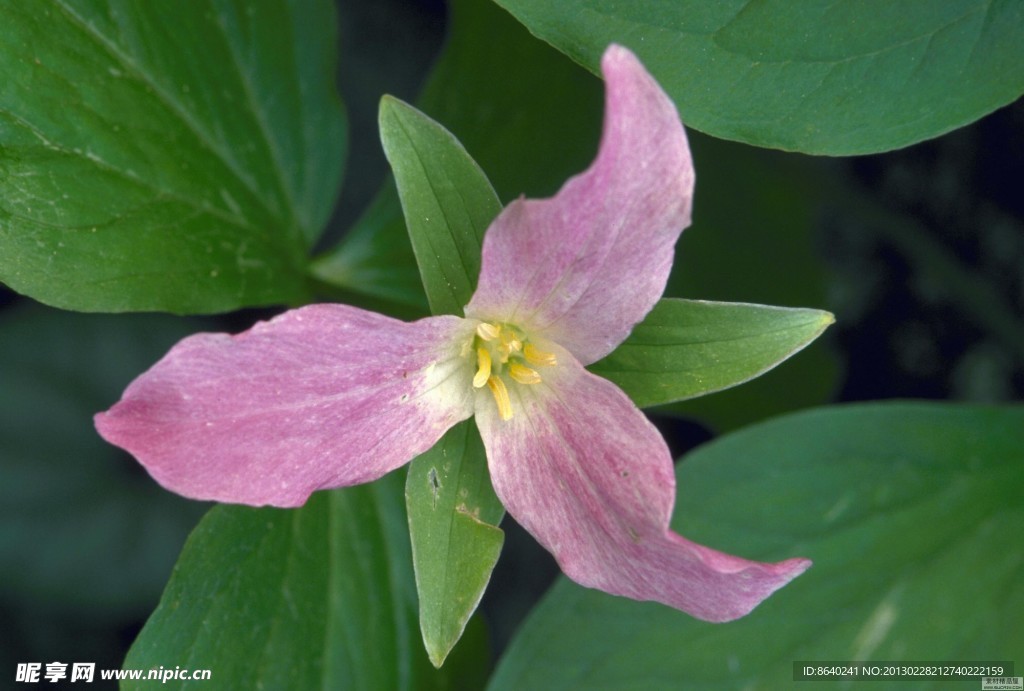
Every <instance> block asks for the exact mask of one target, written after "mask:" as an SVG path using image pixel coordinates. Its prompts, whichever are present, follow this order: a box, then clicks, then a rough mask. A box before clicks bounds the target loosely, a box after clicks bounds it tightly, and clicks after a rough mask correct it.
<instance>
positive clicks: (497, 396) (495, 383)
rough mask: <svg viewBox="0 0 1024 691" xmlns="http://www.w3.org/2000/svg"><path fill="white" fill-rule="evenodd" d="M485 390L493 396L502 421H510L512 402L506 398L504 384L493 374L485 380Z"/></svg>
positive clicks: (506, 393) (506, 391)
mask: <svg viewBox="0 0 1024 691" xmlns="http://www.w3.org/2000/svg"><path fill="white" fill-rule="evenodd" d="M487 388H489V389H490V390H491V393H492V394H493V395H494V402H495V403H497V404H498V415H500V416H501V419H502V420H511V419H512V401H510V400H509V398H508V389H506V388H505V382H503V381H502V380H501V379H500V378H498V377H496V376H494V375H493V374H492V375H491V376H490V377H489V378H488V379H487Z"/></svg>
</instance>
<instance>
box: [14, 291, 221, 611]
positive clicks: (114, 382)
mask: <svg viewBox="0 0 1024 691" xmlns="http://www.w3.org/2000/svg"><path fill="white" fill-rule="evenodd" d="M188 333H189V325H188V324H185V323H182V322H181V320H177V319H174V318H171V317H166V316H157V315H138V316H110V315H82V314H70V313H61V312H57V311H56V310H51V309H48V308H45V307H42V306H40V305H29V304H25V305H20V306H17V307H13V308H8V309H5V310H3V312H0V334H2V335H0V583H2V584H3V596H4V599H6V600H7V601H8V603H9V604H10V605H13V606H16V607H18V608H21V607H24V608H26V609H27V610H28V611H27V616H26V617H25V619H26V620H27V621H30V622H31V621H34V620H36V619H38V618H40V617H39V614H40V611H41V610H46V609H49V608H54V609H56V610H58V611H59V612H60V613H61V616H62V617H66V618H71V617H74V616H80V617H83V618H86V619H87V620H88V621H89V622H90V623H91V624H96V623H99V622H103V623H104V624H108V623H109V622H124V621H126V620H128V621H130V620H132V619H134V618H138V617H142V616H144V615H145V614H146V612H147V611H148V610H149V609H150V608H152V606H153V604H154V603H155V602H156V600H157V598H158V597H159V594H160V591H161V590H162V588H163V584H164V582H165V581H166V579H167V574H168V573H170V570H171V566H172V565H173V563H174V557H175V555H176V554H177V552H178V550H179V549H180V547H181V544H182V542H184V540H185V536H186V535H187V534H188V531H189V529H191V527H192V526H193V525H194V524H195V522H196V521H198V520H199V517H200V515H201V512H202V511H201V510H202V506H201V505H199V504H197V503H195V502H187V501H185V500H183V499H180V498H178V497H175V496H173V495H171V494H168V493H167V492H165V491H163V490H162V489H161V488H160V487H159V486H158V485H156V483H154V482H153V481H152V480H151V479H150V478H149V477H148V476H147V475H146V474H145V473H144V472H143V471H142V469H141V468H140V467H139V466H138V464H136V463H135V462H134V461H132V460H131V459H130V458H129V457H128V456H127V455H126V454H124V453H123V452H121V451H119V450H117V449H115V448H114V447H112V446H110V445H108V444H106V443H104V442H103V440H102V439H100V437H99V435H97V434H96V430H95V429H94V428H93V425H92V416H93V414H95V413H96V412H97V411H100V410H103V409H104V408H105V407H107V406H109V405H110V404H111V403H113V402H114V401H115V400H117V397H118V395H119V393H120V391H121V389H122V388H123V387H124V386H125V385H126V384H127V383H128V382H129V381H131V379H132V378H133V377H135V376H136V375H137V374H138V373H139V371H141V370H142V369H144V368H145V367H147V366H148V365H149V364H151V363H152V362H153V360H154V359H156V358H157V357H159V356H160V355H161V354H162V353H164V352H165V351H166V350H167V348H168V347H169V346H170V345H171V344H172V343H174V342H175V341H176V340H178V339H179V338H181V337H183V336H185V335H187V334H188Z"/></svg>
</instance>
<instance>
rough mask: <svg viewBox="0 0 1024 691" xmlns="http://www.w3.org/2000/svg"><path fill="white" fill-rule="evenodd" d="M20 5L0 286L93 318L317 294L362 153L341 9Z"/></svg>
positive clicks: (11, 39)
mask: <svg viewBox="0 0 1024 691" xmlns="http://www.w3.org/2000/svg"><path fill="white" fill-rule="evenodd" d="M3 6H4V9H3V16H4V23H3V27H2V28H0V62H2V63H3V65H4V80H3V82H4V83H3V86H0V280H2V281H4V282H5V283H7V284H8V285H9V286H11V287H12V288H14V289H15V290H18V291H20V292H23V293H25V294H27V295H30V296H32V297H34V298H36V299H38V300H41V301H43V302H46V303H49V304H52V305H55V306H58V307H62V308H67V309H77V310H85V311H122V310H167V311H171V312H179V313H184V312H215V311H222V310H230V309H234V308H237V307H242V306H247V305H261V304H270V303H280V302H293V301H297V300H300V299H302V298H303V297H304V296H305V294H306V287H305V281H306V279H305V270H306V264H307V257H306V252H307V248H308V246H309V245H310V244H311V242H312V241H313V240H314V239H315V238H316V237H317V236H318V234H319V233H320V231H321V229H322V227H323V226H324V224H325V222H326V219H327V217H328V216H329V214H330V212H331V207H332V206H333V203H334V199H335V195H336V192H337V188H338V183H339V181H340V176H341V161H342V158H343V153H344V147H345V144H344V138H345V121H344V116H343V113H342V109H341V104H340V101H339V100H338V97H337V94H336V92H335V91H334V88H333V79H334V72H333V71H334V59H335V57H334V54H335V45H334V31H335V23H334V9H333V5H332V4H331V3H330V2H328V1H327V0H305V1H298V0H296V1H294V2H289V1H286V0H268V1H266V2H259V3H232V2H228V1H227V0H196V1H195V2H188V3H161V2H154V3H150V2H144V3H138V2H128V1H119V0H47V1H45V2H41V3H33V4H32V5H31V6H29V5H25V4H23V3H18V2H13V1H7V2H4V3H3Z"/></svg>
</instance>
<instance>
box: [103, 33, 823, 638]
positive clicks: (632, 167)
mask: <svg viewBox="0 0 1024 691" xmlns="http://www.w3.org/2000/svg"><path fill="white" fill-rule="evenodd" d="M602 70H603V72H604V77H605V81H606V83H607V98H606V114H605V127H604V136H603V138H602V142H601V147H600V152H599V154H598V157H597V160H596V161H595V162H594V163H593V165H591V167H590V168H589V169H588V170H587V171H585V172H584V173H582V174H581V175H579V176H577V177H574V178H572V179H571V180H569V181H568V182H567V183H566V184H565V186H564V187H563V188H562V189H561V191H559V193H558V194H557V195H556V196H555V197H553V198H551V199H545V200H539V201H536V200H523V199H520V200H517V201H515V202H513V203H511V204H510V205H509V206H508V207H506V208H505V209H504V211H502V213H501V214H500V215H499V216H498V218H497V219H495V221H494V223H493V224H492V225H491V227H490V229H489V230H488V231H487V235H486V237H485V240H484V244H483V256H482V268H481V272H480V279H479V286H478V288H477V290H476V293H475V294H474V295H473V298H472V300H471V301H470V303H469V304H468V305H467V306H466V308H465V318H461V317H456V316H438V317H429V318H426V319H421V320H420V321H416V322H412V323H406V322H401V321H397V320H395V319H391V318H389V317H385V316H382V315H379V314H374V313H370V312H366V311H363V310H360V309H357V308H355V307H348V306H345V305H311V306H309V307H303V308H300V309H295V310H291V311H289V312H286V313H284V314H282V315H280V316H279V317H277V318H275V319H272V320H270V321H268V322H264V323H260V324H257V325H255V326H254V327H253V328H252V329H250V330H249V331H247V332H245V333H242V334H239V335H237V336H230V335H227V334H198V335H195V336H191V337H189V338H186V339H184V340H183V341H181V342H180V343H178V344H177V345H176V346H174V347H173V348H172V349H171V351H170V352H169V353H168V354H167V355H166V356H165V357H164V358H163V359H162V360H161V361H160V362H158V363H157V364H156V365H154V366H153V368H152V369H150V370H149V371H148V372H146V373H145V374H143V375H142V376H140V377H139V378H138V379H136V380H135V381H134V382H133V383H132V384H131V385H130V386H129V387H128V389H127V390H126V391H125V393H124V396H123V398H122V399H121V401H120V402H118V403H117V404H116V405H115V406H114V407H113V408H111V409H110V410H109V411H107V412H105V413H100V414H99V415H97V416H96V426H97V429H98V430H99V432H100V434H101V435H102V436H103V437H104V438H105V439H106V440H107V441H109V442H111V443H113V444H116V445H117V446H120V447H122V448H124V449H126V450H127V451H129V452H131V453H132V454H133V455H134V456H135V457H136V458H138V459H139V461H140V462H141V463H142V464H143V465H144V466H145V467H146V469H147V470H148V471H149V472H150V474H152V476H153V477H154V478H156V480H157V481H158V482H160V483H161V484H162V485H164V486H165V487H167V488H168V489H170V490H172V491H174V492H177V493H179V494H182V495H184V496H187V497H193V498H196V499H213V500H217V501H224V502H236V503H243V504H253V505H263V504H270V505H274V506H286V507H287V506H298V505H301V504H302V503H303V502H305V501H306V499H307V498H308V497H309V495H310V493H312V492H314V491H316V490H318V489H326V488H333V487H345V486H350V485H356V484H359V483H363V482H370V481H372V480H374V479H376V478H379V477H381V476H382V475H384V474H385V473H387V472H389V471H391V470H394V469H395V468H398V467H399V466H401V465H403V464H405V463H407V462H409V461H410V460H411V459H412V458H413V457H415V456H416V455H418V454H420V453H422V452H424V451H426V450H427V449H429V448H430V447H431V446H433V444H434V443H435V442H436V441H437V440H438V439H440V438H441V436H442V435H444V433H445V432H446V431H447V430H448V429H449V428H451V427H452V425H454V424H456V423H457V422H459V421H461V420H464V419H466V418H468V417H470V416H472V415H475V416H476V424H477V426H478V427H479V429H480V434H481V437H482V438H483V441H484V446H485V448H486V451H487V462H488V466H489V468H490V472H491V478H492V480H493V483H494V489H495V491H496V492H497V494H498V496H499V497H500V498H501V500H502V502H503V503H504V505H505V507H506V508H507V509H508V511H509V513H511V514H512V516H514V517H515V519H516V520H517V521H519V523H520V524H521V525H523V527H525V528H526V529H527V530H528V531H529V532H530V533H531V534H533V535H534V537H536V538H537V540H538V541H540V543H541V544H543V545H544V547H546V548H547V549H548V550H549V551H550V552H551V553H552V554H553V555H554V556H555V558H556V559H557V560H558V563H559V564H560V565H561V567H562V570H563V571H564V572H565V573H566V575H568V576H569V577H570V578H572V579H573V580H575V581H576V582H578V583H580V584H582V585H585V586H589V587H592V588H599V589H601V590H604V591H606V592H609V593H613V594H616V595H624V596H626V597H630V598H634V599H637V600H655V601H658V602H662V603H665V604H667V605H669V606H671V607H675V608H677V609H680V610H683V611H685V612H688V613H690V614H692V615H693V616H696V617H699V618H701V619H706V620H709V621H726V620H729V619H734V618H737V617H741V616H743V615H744V614H746V613H748V612H749V611H750V610H751V609H752V608H753V607H755V606H756V605H757V604H758V603H759V602H761V601H762V600H763V599H764V598H766V597H767V596H768V595H770V594H771V593H772V592H773V591H775V590H776V589H778V588H780V587H782V586H783V585H785V584H786V583H787V582H788V581H790V580H791V579H792V578H794V577H796V576H797V575H799V574H800V573H802V572H803V571H804V570H805V569H806V568H807V567H808V566H809V565H810V562H809V561H807V560H805V559H790V560H788V561H784V562H780V563H777V564H763V563H758V562H752V561H747V560H745V559H741V558H739V557H734V556H730V555H727V554H723V553H721V552H716V551H714V550H712V549H709V548H707V547H703V546H701V545H697V544H695V543H693V542H690V541H688V540H686V539H685V538H683V537H681V536H680V535H677V534H675V533H673V532H671V531H670V530H669V529H668V524H669V518H670V516H671V513H672V505H673V501H674V498H675V475H674V472H673V465H672V458H671V456H670V455H669V451H668V448H667V447H666V445H665V442H664V440H663V439H662V438H661V436H660V434H659V433H658V432H657V430H656V429H655V428H654V427H653V426H652V425H651V423H650V422H648V420H647V418H646V417H644V415H643V413H642V412H640V410H639V409H638V408H637V407H636V406H635V405H634V404H633V402H632V401H631V400H630V399H629V398H628V397H627V396H626V395H625V394H624V393H623V392H622V391H621V390H620V389H619V388H618V387H616V386H615V385H614V384H612V383H611V382H609V381H607V380H605V379H602V378H600V377H598V376H596V375H593V374H591V373H589V372H588V371H587V370H586V369H584V366H585V365H588V364H590V363H592V362H595V361H596V360H598V359H600V358H602V357H603V356H605V355H607V354H608V353H609V352H611V351H612V350H613V349H614V348H615V347H616V346H617V345H618V344H619V343H621V342H622V341H623V340H624V339H625V338H626V337H627V335H629V333H630V331H631V330H632V328H633V326H634V325H635V324H636V323H637V322H639V321H640V320H641V319H643V317H644V315H646V314H647V312H648V311H650V309H651V308H652V307H653V306H654V304H655V302H657V300H658V298H659V296H660V295H661V293H662V291H663V290H664V287H665V282H666V280H667V279H668V274H669V270H670V268H671V266H672V258H673V248H674V245H675V243H676V240H677V238H678V237H679V234H680V232H681V231H682V229H683V228H684V227H686V226H687V225H689V223H690V207H691V199H692V193H693V182H694V174H693V165H692V162H691V159H690V152H689V147H688V144H687V141H686V134H685V132H684V131H683V127H682V125H681V124H680V122H679V117H678V115H677V113H676V111H675V108H674V106H673V105H672V103H671V101H670V100H669V99H668V97H667V96H666V95H665V94H664V93H663V92H662V91H661V89H660V88H659V86H658V85H657V83H656V82H655V81H654V80H653V78H652V77H651V76H650V75H649V74H648V73H647V72H646V71H645V70H644V68H643V66H642V65H641V64H640V63H639V61H638V60H637V59H636V57H634V56H633V54H632V53H630V52H629V51H628V50H626V49H625V48H621V47H618V46H612V47H611V48H609V49H608V51H607V52H606V53H605V55H604V58H603V60H602Z"/></svg>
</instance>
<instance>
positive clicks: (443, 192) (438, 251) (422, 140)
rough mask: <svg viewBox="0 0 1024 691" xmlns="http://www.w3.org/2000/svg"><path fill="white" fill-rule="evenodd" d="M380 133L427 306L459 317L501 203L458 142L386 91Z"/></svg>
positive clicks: (473, 283) (474, 287)
mask: <svg viewBox="0 0 1024 691" xmlns="http://www.w3.org/2000/svg"><path fill="white" fill-rule="evenodd" d="M380 136H381V141H382V142H383V143H384V152H385V154H387V157H388V162H389V163H390V164H391V169H392V171H393V172H394V174H395V181H396V183H397V184H398V194H399V196H400V197H401V200H402V210H403V211H404V213H405V222H406V225H407V227H408V229H409V237H410V239H411V240H412V247H413V250H414V251H415V253H416V262H417V264H418V265H419V268H420V276H421V277H422V279H423V287H424V289H425V290H426V293H427V299H428V301H429V302H430V311H431V312H432V313H433V314H456V315H459V316H462V308H463V307H464V306H465V305H466V303H468V302H469V299H470V298H471V297H472V296H473V291H475V290H476V281H477V277H478V275H479V274H480V246H481V244H482V243H483V238H484V232H485V231H486V230H487V226H489V225H490V223H491V221H492V220H493V219H494V217H495V216H497V215H498V212H499V211H501V202H499V201H498V196H497V195H496V194H495V193H494V189H493V188H492V187H491V183H490V182H488V180H487V176H485V175H484V173H483V171H482V170H480V167H479V166H478V165H477V164H476V162H475V161H474V160H473V159H472V158H470V156H469V154H467V153H466V150H465V149H464V148H462V145H461V144H460V143H459V141H458V140H457V139H455V137H454V136H452V134H451V133H450V132H448V131H447V130H446V129H444V128H443V127H441V126H440V125H439V124H437V123H436V122H434V121H433V120H431V119H430V118H428V117H427V116H426V115H424V114H423V113H421V112H419V111H418V110H416V109H415V108H413V107H412V106H410V105H407V104H405V103H402V102H401V101H399V100H397V99H395V98H391V97H388V96H386V97H384V99H382V100H381V103H380Z"/></svg>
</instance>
